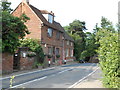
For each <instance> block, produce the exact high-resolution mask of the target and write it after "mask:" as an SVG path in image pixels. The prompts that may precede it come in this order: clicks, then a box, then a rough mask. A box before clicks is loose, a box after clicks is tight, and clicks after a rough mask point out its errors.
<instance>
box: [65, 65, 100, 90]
mask: <svg viewBox="0 0 120 90" xmlns="http://www.w3.org/2000/svg"><path fill="white" fill-rule="evenodd" d="M98 69H99V67H97V68H96V69H95V70H94V71H93V72H91V73H90V74H88V75H87V76H85V77H84V78H82V79H80V80H79V81H78V82H76V83H74V84H73V85H72V86H70V87H68V89H69V88H73V87H75V86H76V85H77V84H79V83H80V82H82V81H83V80H84V79H86V78H87V77H89V76H90V75H92V74H93V73H95V72H96V71H97V70H98ZM68 89H67V90H68Z"/></svg>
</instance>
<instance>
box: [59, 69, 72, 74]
mask: <svg viewBox="0 0 120 90" xmlns="http://www.w3.org/2000/svg"><path fill="white" fill-rule="evenodd" d="M69 70H71V69H67V70H64V71H61V72H59V73H58V74H61V73H64V72H66V71H69Z"/></svg>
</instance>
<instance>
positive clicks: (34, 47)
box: [20, 39, 45, 63]
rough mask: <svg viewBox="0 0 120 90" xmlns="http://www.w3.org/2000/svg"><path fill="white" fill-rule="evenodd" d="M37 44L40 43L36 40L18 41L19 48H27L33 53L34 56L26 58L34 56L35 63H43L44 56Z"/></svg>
mask: <svg viewBox="0 0 120 90" xmlns="http://www.w3.org/2000/svg"><path fill="white" fill-rule="evenodd" d="M39 43H40V41H39V40H37V39H24V40H21V41H20V44H21V45H20V46H21V47H29V48H30V51H32V52H34V53H35V54H30V55H28V56H35V55H36V57H37V62H39V63H43V61H44V57H45V55H44V52H43V49H42V47H41V45H40V44H39Z"/></svg>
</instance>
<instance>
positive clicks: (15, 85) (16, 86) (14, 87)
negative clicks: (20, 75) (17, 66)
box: [11, 76, 47, 88]
mask: <svg viewBox="0 0 120 90" xmlns="http://www.w3.org/2000/svg"><path fill="white" fill-rule="evenodd" d="M45 78H47V76H44V77H42V78H39V79H35V80H32V81H28V82H25V83H22V84H19V85H15V86H13V87H11V88H16V87H18V86H22V85H25V84H29V83H32V82H35V81H38V80H42V79H45Z"/></svg>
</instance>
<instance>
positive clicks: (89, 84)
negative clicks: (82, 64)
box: [73, 68, 104, 88]
mask: <svg viewBox="0 0 120 90" xmlns="http://www.w3.org/2000/svg"><path fill="white" fill-rule="evenodd" d="M101 79H102V72H101V70H100V68H98V69H97V70H96V71H95V72H94V73H93V74H91V75H89V76H88V77H86V78H85V79H84V80H83V81H82V82H79V83H78V84H76V85H75V86H74V87H73V88H104V87H103V85H102V81H101Z"/></svg>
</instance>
